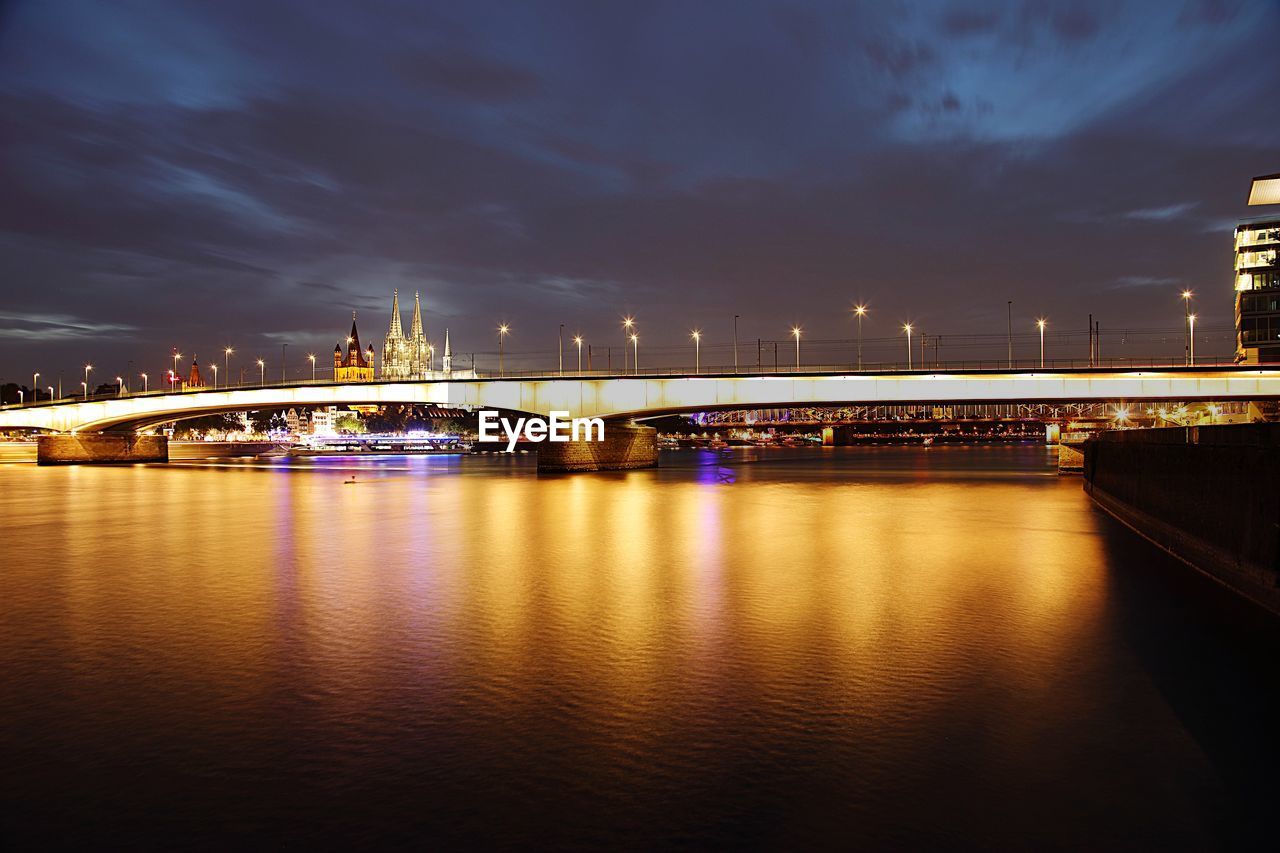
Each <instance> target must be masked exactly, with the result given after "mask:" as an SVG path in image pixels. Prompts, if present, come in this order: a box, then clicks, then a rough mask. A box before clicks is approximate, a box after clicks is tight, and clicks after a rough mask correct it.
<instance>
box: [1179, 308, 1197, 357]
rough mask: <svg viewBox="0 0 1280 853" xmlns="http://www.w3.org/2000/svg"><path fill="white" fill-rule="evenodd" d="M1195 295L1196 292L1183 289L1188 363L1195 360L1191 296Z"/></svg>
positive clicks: (1183, 329)
mask: <svg viewBox="0 0 1280 853" xmlns="http://www.w3.org/2000/svg"><path fill="white" fill-rule="evenodd" d="M1194 295H1195V294H1194V293H1192V292H1191V291H1190V290H1184V291H1182V305H1183V308H1184V309H1185V312H1186V319H1185V320H1183V325H1182V332H1183V334H1184V335H1185V336H1186V344H1187V346H1186V354H1187V364H1191V363H1192V362H1193V361H1195V359H1194V358H1193V357H1192V355H1191V353H1192V352H1193V351H1194V349H1195V347H1194V345H1193V344H1192V343H1191V297H1192V296H1194Z"/></svg>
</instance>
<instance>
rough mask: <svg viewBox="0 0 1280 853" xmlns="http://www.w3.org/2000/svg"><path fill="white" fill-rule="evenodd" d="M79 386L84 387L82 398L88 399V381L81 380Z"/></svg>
mask: <svg viewBox="0 0 1280 853" xmlns="http://www.w3.org/2000/svg"><path fill="white" fill-rule="evenodd" d="M80 387H81V388H83V389H84V398H85V399H86V400H88V399H89V383H88V382H81V383H80Z"/></svg>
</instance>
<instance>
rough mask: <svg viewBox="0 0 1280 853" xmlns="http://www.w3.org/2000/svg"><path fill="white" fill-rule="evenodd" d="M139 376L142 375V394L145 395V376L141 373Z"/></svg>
mask: <svg viewBox="0 0 1280 853" xmlns="http://www.w3.org/2000/svg"><path fill="white" fill-rule="evenodd" d="M141 375H142V393H143V394H145V393H147V374H145V373H143V374H141Z"/></svg>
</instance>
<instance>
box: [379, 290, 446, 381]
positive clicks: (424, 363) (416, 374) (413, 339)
mask: <svg viewBox="0 0 1280 853" xmlns="http://www.w3.org/2000/svg"><path fill="white" fill-rule="evenodd" d="M433 355H434V354H433V353H432V351H431V345H430V344H429V343H427V333H426V329H424V328H423V326H422V303H421V302H420V301H419V299H418V294H416V293H415V294H414V295H413V322H412V324H411V325H410V327H409V334H408V335H407V336H406V335H405V333H404V330H403V328H401V326H400V291H398V290H397V291H394V292H393V294H392V296H391V328H390V330H388V332H387V340H386V343H384V344H383V345H382V378H383V379H391V380H395V379H426V378H428V376H429V375H430V373H431V368H432V367H433V365H432V364H431V362H432V361H433V360H434V359H433V358H432V356H433Z"/></svg>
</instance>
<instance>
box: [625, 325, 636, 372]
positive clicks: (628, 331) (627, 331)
mask: <svg viewBox="0 0 1280 853" xmlns="http://www.w3.org/2000/svg"><path fill="white" fill-rule="evenodd" d="M635 324H636V321H635V320H634V319H632V318H631V317H623V318H622V338H623V341H624V343H623V344H622V372H623V373H626V372H627V345H626V343H625V341H626V340H627V338H628V336H629V335H630V334H631V327H632V326H634V325H635Z"/></svg>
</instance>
